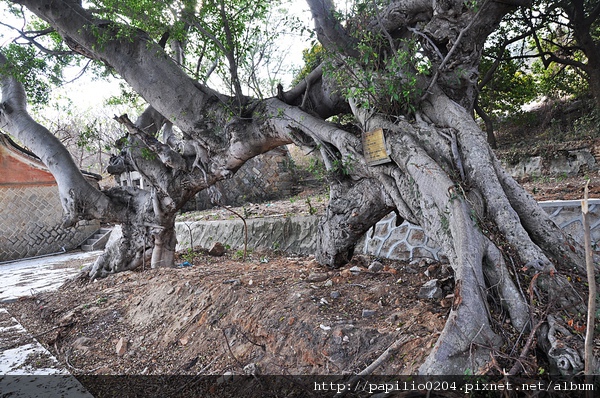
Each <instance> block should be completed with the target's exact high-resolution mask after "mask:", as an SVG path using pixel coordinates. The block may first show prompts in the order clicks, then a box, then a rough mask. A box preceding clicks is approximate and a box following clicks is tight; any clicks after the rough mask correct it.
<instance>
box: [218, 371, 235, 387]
mask: <svg viewBox="0 0 600 398" xmlns="http://www.w3.org/2000/svg"><path fill="white" fill-rule="evenodd" d="M232 381H233V372H230V371H227V372H225V373H223V376H221V377H219V378H218V379H217V384H223V383H231V382H232Z"/></svg>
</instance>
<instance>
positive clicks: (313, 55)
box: [292, 44, 325, 85]
mask: <svg viewBox="0 0 600 398" xmlns="http://www.w3.org/2000/svg"><path fill="white" fill-rule="evenodd" d="M324 59H325V49H324V48H323V46H322V45H321V44H315V45H314V46H312V47H311V48H308V49H304V50H302V60H303V61H304V66H303V67H302V69H300V72H298V74H297V75H296V76H295V77H294V80H292V85H296V84H298V83H300V82H301V81H302V79H304V78H305V77H306V76H308V74H309V73H310V72H312V71H313V70H314V69H315V68H316V67H317V66H319V65H320V64H321V63H322V62H323V61H324Z"/></svg>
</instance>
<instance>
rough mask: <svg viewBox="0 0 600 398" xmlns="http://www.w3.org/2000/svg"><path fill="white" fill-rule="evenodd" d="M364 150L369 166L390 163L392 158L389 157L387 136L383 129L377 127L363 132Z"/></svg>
mask: <svg viewBox="0 0 600 398" xmlns="http://www.w3.org/2000/svg"><path fill="white" fill-rule="evenodd" d="M362 141H363V152H364V154H365V159H366V160H367V164H368V165H369V166H375V165H378V164H383V163H388V162H391V161H392V160H391V159H390V157H389V154H388V150H387V146H386V145H385V136H384V135H383V129H380V128H379V129H375V130H373V131H369V132H366V133H363V135H362Z"/></svg>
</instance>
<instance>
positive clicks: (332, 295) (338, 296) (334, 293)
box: [329, 290, 341, 299]
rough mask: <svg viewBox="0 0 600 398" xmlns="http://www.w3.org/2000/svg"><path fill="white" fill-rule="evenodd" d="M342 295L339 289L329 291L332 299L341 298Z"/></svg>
mask: <svg viewBox="0 0 600 398" xmlns="http://www.w3.org/2000/svg"><path fill="white" fill-rule="evenodd" d="M340 296H341V294H340V292H338V291H337V290H334V291H333V292H331V293H329V297H331V298H332V299H337V298H340Z"/></svg>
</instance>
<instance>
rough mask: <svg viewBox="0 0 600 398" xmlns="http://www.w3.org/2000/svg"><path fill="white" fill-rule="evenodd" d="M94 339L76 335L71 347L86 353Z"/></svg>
mask: <svg viewBox="0 0 600 398" xmlns="http://www.w3.org/2000/svg"><path fill="white" fill-rule="evenodd" d="M93 341H94V339H90V338H89V337H84V336H82V337H78V338H77V339H76V340H75V341H74V342H73V348H74V349H75V350H77V351H81V352H82V353H83V354H86V353H88V352H89V351H90V350H91V347H90V344H91V343H92V342H93Z"/></svg>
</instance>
